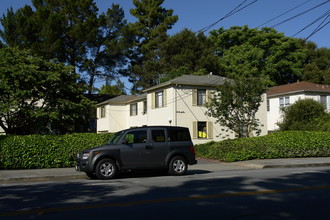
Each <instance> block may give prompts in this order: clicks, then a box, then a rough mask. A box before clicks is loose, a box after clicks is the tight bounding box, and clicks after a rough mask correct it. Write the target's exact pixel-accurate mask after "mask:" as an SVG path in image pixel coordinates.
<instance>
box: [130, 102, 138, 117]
mask: <svg viewBox="0 0 330 220" xmlns="http://www.w3.org/2000/svg"><path fill="white" fill-rule="evenodd" d="M129 112H130V116H135V115H137V114H138V113H137V112H138V107H137V103H134V104H131V105H130V111H129Z"/></svg>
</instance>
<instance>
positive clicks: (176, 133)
mask: <svg viewBox="0 0 330 220" xmlns="http://www.w3.org/2000/svg"><path fill="white" fill-rule="evenodd" d="M168 133H169V134H168V136H169V141H171V142H173V141H190V140H191V139H190V134H189V131H188V129H177V128H170V129H169V131H168Z"/></svg>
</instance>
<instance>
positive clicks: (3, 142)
mask: <svg viewBox="0 0 330 220" xmlns="http://www.w3.org/2000/svg"><path fill="white" fill-rule="evenodd" d="M111 135H112V134H93V133H84V134H69V135H27V136H11V135H8V136H0V169H32V168H59V167H73V166H74V165H75V159H76V155H77V153H78V152H80V151H82V150H84V149H87V148H92V147H96V146H99V145H102V144H104V143H105V142H106V141H107V140H109V138H110V137H111Z"/></svg>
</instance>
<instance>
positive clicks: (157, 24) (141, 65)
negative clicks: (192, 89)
mask: <svg viewBox="0 0 330 220" xmlns="http://www.w3.org/2000/svg"><path fill="white" fill-rule="evenodd" d="M163 2H164V0H133V4H134V5H135V7H136V8H133V9H131V10H130V12H131V14H132V15H133V16H135V17H136V18H137V19H138V21H137V22H135V23H133V24H131V25H130V30H131V31H132V33H133V35H134V36H135V47H134V51H133V53H132V54H131V55H132V56H131V59H132V63H131V68H130V81H131V82H132V83H133V90H135V91H138V90H141V89H143V88H147V87H150V86H153V85H155V84H157V83H158V82H159V78H160V77H159V69H160V63H159V45H160V44H161V43H162V42H163V41H165V40H166V39H167V37H168V35H167V30H169V29H171V28H172V26H173V25H174V24H175V23H176V21H177V20H178V16H176V15H173V10H172V9H169V10H167V9H165V8H163V7H162V4H163Z"/></svg>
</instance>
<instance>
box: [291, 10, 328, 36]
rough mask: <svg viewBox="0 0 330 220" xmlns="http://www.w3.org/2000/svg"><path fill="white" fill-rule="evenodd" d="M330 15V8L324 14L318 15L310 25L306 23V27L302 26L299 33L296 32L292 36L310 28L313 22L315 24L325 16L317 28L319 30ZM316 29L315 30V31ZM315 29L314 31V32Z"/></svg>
mask: <svg viewBox="0 0 330 220" xmlns="http://www.w3.org/2000/svg"><path fill="white" fill-rule="evenodd" d="M329 16H330V10H328V11H327V12H325V13H324V14H323V15H321V16H320V17H318V18H317V19H315V20H314V21H312V22H311V23H309V24H308V25H306V26H305V27H304V28H302V29H301V30H300V31H298V32H297V33H295V34H294V35H292V36H291V37H294V36H296V35H297V34H299V33H301V32H303V31H304V30H306V29H307V28H309V27H310V26H312V25H313V24H315V23H316V22H318V21H319V20H321V19H322V18H324V17H325V19H324V20H323V21H322V22H321V23H320V24H319V25H318V27H317V28H316V29H315V30H317V29H318V28H319V27H320V26H321V25H322V24H323V23H324V22H325V21H326V20H327V19H328V18H329ZM315 30H314V31H315ZM314 31H313V32H314Z"/></svg>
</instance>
